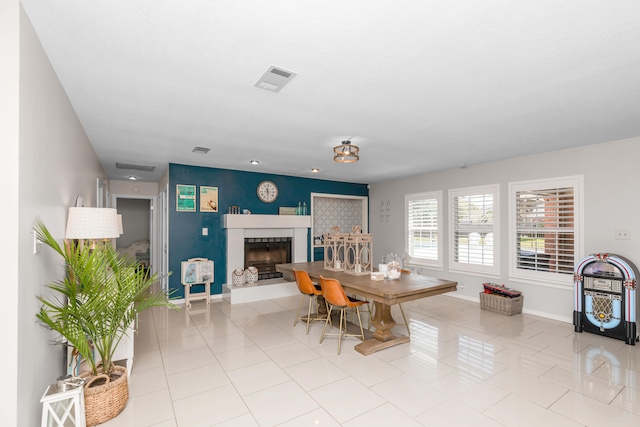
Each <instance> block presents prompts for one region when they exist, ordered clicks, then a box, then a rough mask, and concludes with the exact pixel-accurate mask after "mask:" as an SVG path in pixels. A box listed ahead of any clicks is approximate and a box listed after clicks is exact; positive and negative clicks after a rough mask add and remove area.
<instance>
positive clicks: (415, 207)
mask: <svg viewBox="0 0 640 427" xmlns="http://www.w3.org/2000/svg"><path fill="white" fill-rule="evenodd" d="M405 206H406V234H405V241H406V244H405V248H406V251H407V254H408V255H409V258H408V260H407V261H408V262H409V264H418V265H424V266H431V267H439V268H442V242H441V238H440V237H441V236H440V234H441V233H440V218H441V216H442V192H441V191H434V192H431V193H420V194H407V195H405Z"/></svg>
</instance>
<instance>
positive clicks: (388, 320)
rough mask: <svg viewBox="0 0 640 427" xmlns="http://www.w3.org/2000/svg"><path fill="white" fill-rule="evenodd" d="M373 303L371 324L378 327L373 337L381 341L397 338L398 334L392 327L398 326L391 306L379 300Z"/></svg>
mask: <svg viewBox="0 0 640 427" xmlns="http://www.w3.org/2000/svg"><path fill="white" fill-rule="evenodd" d="M373 305H374V309H373V312H374V313H373V319H371V324H372V325H373V326H375V328H376V330H375V332H374V333H373V337H374V338H375V339H377V340H380V341H389V340H392V339H394V338H396V336H395V335H393V333H391V329H392V328H393V327H394V326H396V321H395V320H393V317H392V316H391V306H390V305H386V304H383V303H381V302H378V301H374V302H373Z"/></svg>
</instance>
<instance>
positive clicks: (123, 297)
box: [34, 222, 173, 426]
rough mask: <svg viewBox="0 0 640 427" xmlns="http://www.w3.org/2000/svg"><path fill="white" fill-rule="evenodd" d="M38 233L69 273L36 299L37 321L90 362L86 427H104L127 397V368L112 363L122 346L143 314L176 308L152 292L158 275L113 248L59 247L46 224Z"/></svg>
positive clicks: (122, 405) (87, 376)
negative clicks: (38, 304) (38, 306)
mask: <svg viewBox="0 0 640 427" xmlns="http://www.w3.org/2000/svg"><path fill="white" fill-rule="evenodd" d="M34 228H35V232H36V236H37V238H38V239H39V240H40V241H42V242H43V243H44V244H45V245H47V246H49V247H50V248H52V249H53V250H54V251H55V252H57V253H58V254H59V255H60V256H61V257H62V260H63V261H64V264H65V269H66V271H65V275H64V277H63V278H62V279H60V280H57V281H55V282H53V283H51V284H49V285H48V287H49V289H51V290H53V291H54V294H53V295H52V296H47V297H44V296H39V297H38V300H39V301H40V302H41V303H42V307H41V309H40V311H39V312H38V313H37V314H36V316H37V318H38V320H39V321H40V322H41V323H42V324H43V325H44V326H46V327H47V328H49V329H51V330H53V331H55V332H57V333H58V334H59V335H60V338H59V339H58V340H56V343H58V344H63V345H70V346H72V347H73V348H74V351H76V352H77V353H78V354H79V355H80V356H81V357H82V360H83V361H84V362H85V363H86V366H87V368H88V372H86V373H84V374H82V376H85V377H86V379H87V383H86V384H85V412H86V415H87V426H92V425H96V424H100V423H103V422H105V421H107V420H109V419H111V418H113V417H115V416H116V415H118V414H119V413H120V412H121V411H122V409H124V406H125V405H126V401H127V398H128V383H127V373H126V369H125V368H123V367H120V366H116V365H115V364H114V363H113V362H114V361H113V355H114V353H115V351H116V347H117V346H118V343H119V342H120V341H121V340H122V338H123V337H124V336H125V334H126V333H127V329H128V328H129V327H130V325H131V324H132V323H133V322H134V321H135V320H136V317H137V315H138V314H139V313H140V312H142V311H144V310H145V309H147V308H150V307H153V306H172V307H173V304H171V303H170V302H169V301H168V297H167V295H166V294H164V293H163V292H159V291H157V292H154V291H153V290H152V285H153V284H154V282H156V281H157V275H155V274H154V275H151V276H149V274H148V273H147V272H146V271H145V269H144V268H141V266H140V265H139V263H138V262H137V261H136V260H135V259H134V258H131V257H128V256H121V255H120V254H119V253H118V252H117V251H116V250H115V249H114V248H113V246H112V245H111V244H109V243H107V244H104V243H102V244H98V245H97V246H96V247H90V246H88V245H74V244H67V243H65V244H64V245H62V246H61V245H60V244H58V242H57V241H56V240H55V239H54V238H53V236H52V235H51V233H50V232H49V230H47V228H46V227H45V225H44V224H43V223H42V222H38V223H37V224H36V226H35V227H34ZM104 393H106V394H104Z"/></svg>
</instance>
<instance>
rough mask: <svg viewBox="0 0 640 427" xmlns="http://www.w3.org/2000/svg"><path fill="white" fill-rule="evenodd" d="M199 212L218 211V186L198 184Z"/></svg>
mask: <svg viewBox="0 0 640 427" xmlns="http://www.w3.org/2000/svg"><path fill="white" fill-rule="evenodd" d="M200 212H218V187H205V186H200Z"/></svg>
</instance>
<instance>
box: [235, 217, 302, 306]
mask: <svg viewBox="0 0 640 427" xmlns="http://www.w3.org/2000/svg"><path fill="white" fill-rule="evenodd" d="M310 227H311V218H310V216H308V215H299V216H298V215H232V214H227V215H225V216H224V228H225V231H226V235H227V283H226V284H224V285H223V286H222V295H223V297H224V298H227V299H229V300H230V302H231V304H239V303H245V302H251V301H259V300H263V299H270V298H280V297H285V296H291V295H297V294H298V293H299V292H298V288H297V286H296V284H295V282H287V281H286V280H284V279H282V278H281V279H268V280H260V281H258V283H256V284H255V285H247V284H245V285H243V286H234V285H232V283H233V282H232V279H231V275H232V274H233V270H235V269H237V268H243V267H244V239H245V238H251V237H291V262H306V261H307V245H308V241H309V240H308V239H309V228H310Z"/></svg>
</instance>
